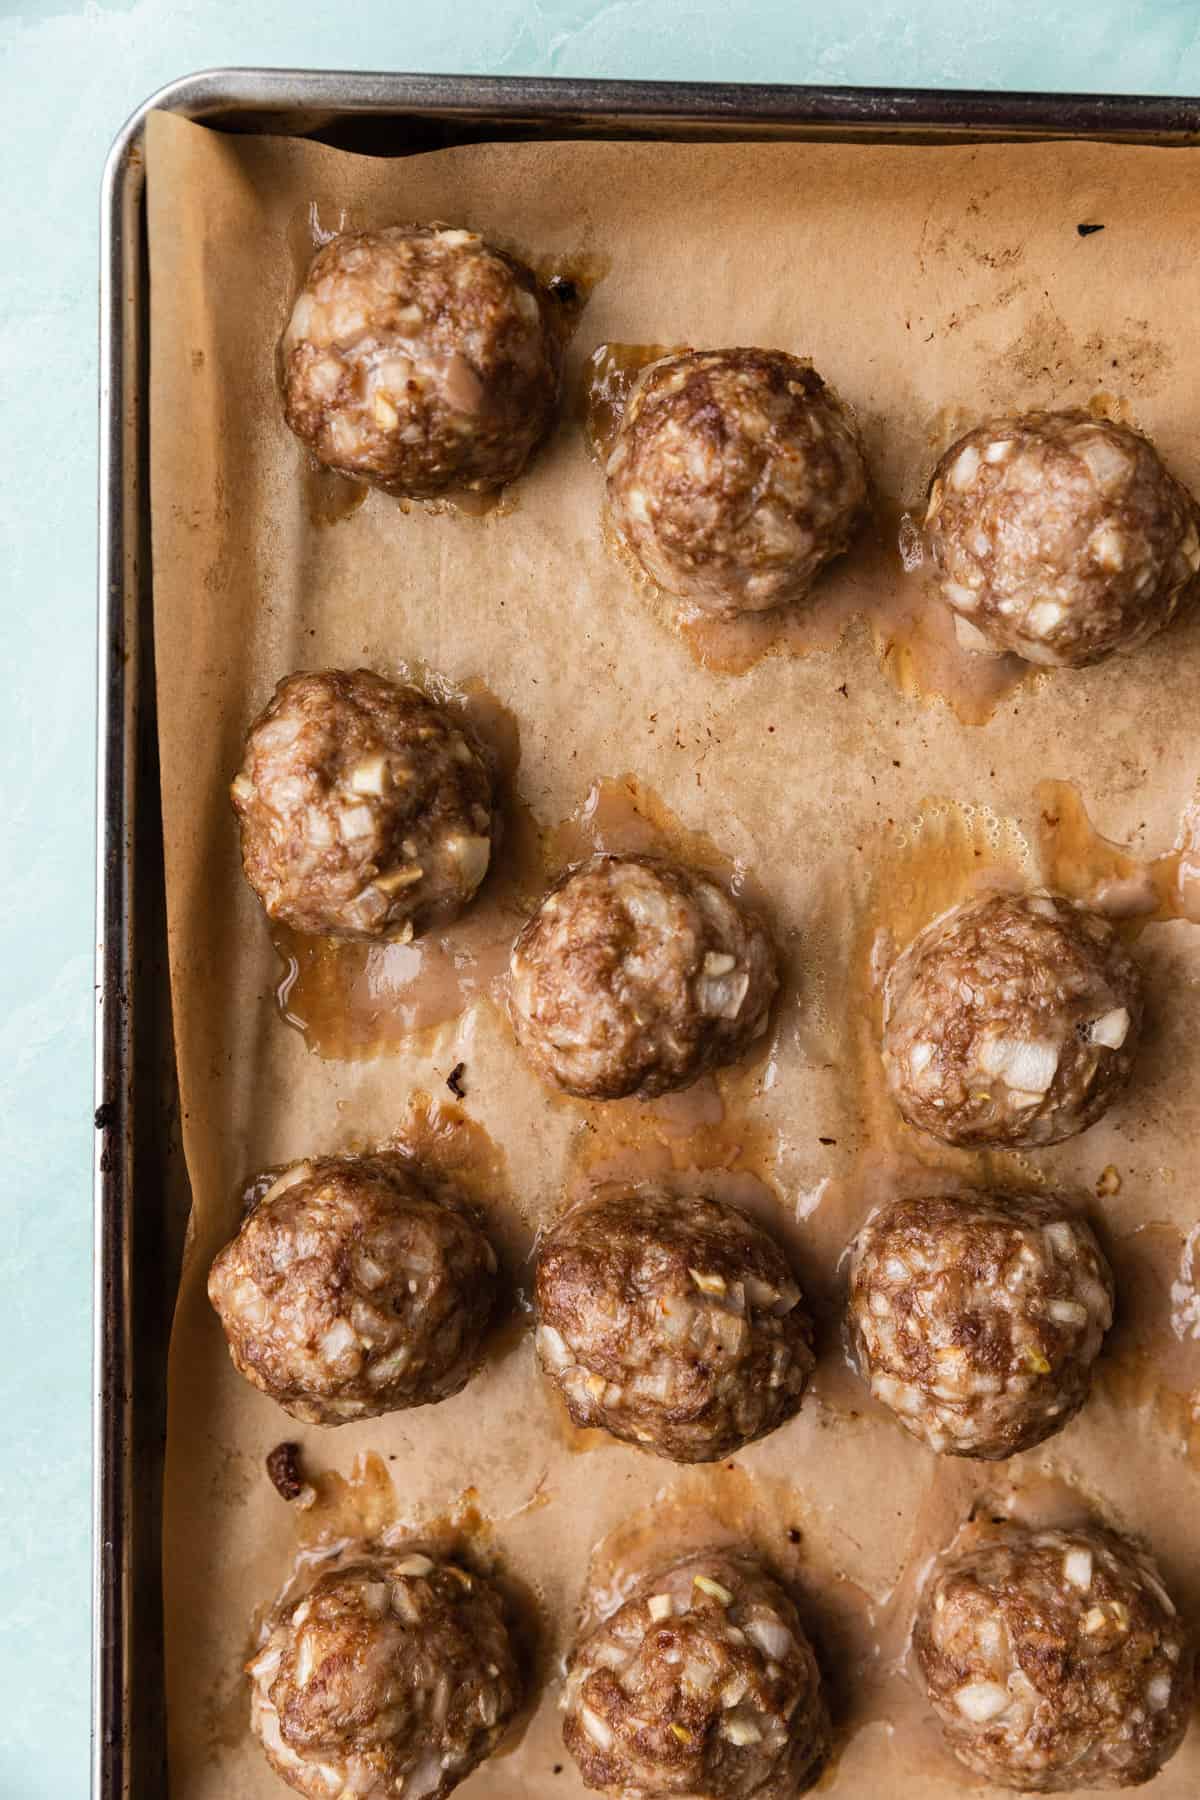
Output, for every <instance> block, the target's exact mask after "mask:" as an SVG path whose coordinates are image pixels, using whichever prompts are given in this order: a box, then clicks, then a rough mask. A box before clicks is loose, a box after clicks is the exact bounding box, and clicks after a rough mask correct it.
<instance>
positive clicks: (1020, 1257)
mask: <svg viewBox="0 0 1200 1800" xmlns="http://www.w3.org/2000/svg"><path fill="white" fill-rule="evenodd" d="M1112 1316H1113V1280H1112V1273H1111V1271H1110V1269H1109V1266H1108V1263H1107V1261H1106V1260H1105V1257H1104V1254H1103V1252H1102V1251H1101V1249H1100V1246H1099V1244H1098V1243H1097V1242H1096V1238H1095V1234H1094V1233H1093V1231H1092V1229H1091V1227H1090V1226H1089V1225H1088V1224H1087V1222H1086V1220H1084V1219H1082V1218H1080V1217H1079V1216H1078V1215H1076V1214H1073V1213H1072V1212H1071V1211H1070V1210H1069V1209H1068V1208H1067V1207H1066V1206H1065V1205H1064V1204H1063V1202H1062V1201H1061V1200H1059V1199H1057V1198H1055V1196H1053V1195H1042V1194H987V1193H978V1194H963V1195H961V1196H938V1197H933V1196H929V1195H922V1196H919V1197H914V1198H910V1199H903V1200H896V1201H893V1202H892V1204H891V1205H890V1206H886V1207H884V1208H883V1209H882V1210H881V1211H879V1212H877V1213H874V1214H873V1215H872V1216H871V1218H869V1219H868V1221H867V1223H866V1224H865V1225H864V1226H863V1228H862V1230H861V1231H860V1233H859V1235H858V1237H857V1239H856V1240H855V1244H854V1248H853V1254H852V1258H851V1264H850V1297H849V1317H850V1325H851V1330H852V1334H853V1340H854V1348H855V1352H856V1354H857V1357H858V1363H859V1367H860V1369H861V1370H862V1373H863V1375H864V1377H865V1378H866V1379H867V1380H868V1381H869V1382H870V1385H871V1392H872V1393H873V1394H874V1395H875V1396H876V1398H877V1399H879V1400H881V1401H883V1403H884V1404H885V1405H886V1406H888V1407H890V1408H891V1410H892V1411H893V1412H894V1413H895V1414H896V1417H897V1418H898V1419H899V1421H900V1423H901V1424H902V1425H903V1426H904V1428H905V1430H906V1431H909V1432H911V1433H912V1435H913V1436H914V1437H917V1438H920V1439H921V1440H922V1441H923V1442H925V1443H927V1444H929V1445H930V1447H931V1448H932V1449H934V1450H940V1451H945V1452H948V1453H949V1454H951V1455H955V1456H976V1457H985V1458H996V1457H1006V1456H1013V1455H1015V1454H1016V1453H1017V1452H1018V1451H1020V1450H1028V1449H1030V1448H1031V1446H1033V1445H1034V1444H1040V1443H1041V1442H1042V1441H1043V1440H1044V1439H1045V1438H1047V1437H1049V1436H1050V1435H1051V1434H1052V1433H1053V1432H1056V1431H1060V1430H1061V1429H1062V1427H1063V1426H1064V1425H1065V1424H1066V1423H1067V1422H1068V1420H1070V1419H1072V1418H1073V1417H1074V1416H1075V1414H1076V1413H1077V1412H1078V1411H1079V1408H1080V1407H1081V1406H1082V1405H1083V1403H1084V1401H1085V1400H1086V1399H1087V1396H1088V1391H1089V1388H1090V1386H1091V1373H1092V1363H1093V1362H1094V1360H1095V1358H1096V1355H1097V1353H1098V1352H1099V1349H1100V1346H1101V1343H1102V1341H1103V1338H1104V1333H1105V1332H1106V1331H1107V1330H1108V1327H1109V1326H1110V1325H1111V1323H1112Z"/></svg>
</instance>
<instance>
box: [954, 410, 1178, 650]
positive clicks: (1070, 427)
mask: <svg viewBox="0 0 1200 1800" xmlns="http://www.w3.org/2000/svg"><path fill="white" fill-rule="evenodd" d="M925 524H926V529H927V532H928V536H929V542H930V547H931V549H932V553H933V559H934V562H935V564H936V567H937V570H938V575H939V578H940V584H941V591H942V594H943V596H944V598H945V600H946V601H947V603H948V604H949V605H950V606H951V607H952V608H953V610H954V612H955V613H956V614H957V616H958V618H959V619H960V620H962V621H963V622H964V625H965V627H966V629H967V632H968V635H970V633H972V632H974V633H978V634H980V635H981V637H982V640H983V641H982V645H981V647H982V648H985V649H986V648H991V649H993V650H997V651H1000V650H1010V651H1015V652H1016V654H1017V655H1018V656H1023V657H1026V658H1027V659H1028V660H1029V661H1030V662H1036V663H1044V664H1058V665H1063V666H1067V667H1081V666H1082V665H1084V664H1086V663H1095V662H1099V661H1101V659H1102V658H1103V657H1106V656H1111V655H1112V654H1113V652H1114V651H1119V650H1132V649H1133V648H1134V647H1135V646H1136V645H1138V644H1141V643H1143V642H1144V641H1145V640H1146V639H1147V638H1148V637H1150V636H1151V635H1152V634H1153V633H1154V632H1156V631H1159V630H1161V629H1162V627H1163V626H1164V625H1166V624H1167V623H1168V622H1169V621H1170V619H1171V618H1172V617H1173V615H1174V613H1175V612H1176V610H1177V608H1178V606H1179V603H1180V600H1181V598H1182V596H1183V594H1184V591H1185V590H1186V588H1187V587H1188V585H1189V584H1190V582H1191V581H1192V578H1193V577H1194V575H1195V573H1196V570H1197V568H1198V567H1200V537H1198V536H1197V513H1196V507H1195V504H1194V502H1193V500H1192V498H1191V495H1190V494H1188V492H1187V491H1186V489H1184V488H1183V487H1181V486H1180V484H1179V483H1178V482H1177V481H1176V480H1175V479H1174V478H1173V477H1172V476H1171V475H1169V474H1168V473H1167V471H1166V469H1165V468H1164V467H1163V465H1162V463H1161V462H1160V461H1159V458H1158V454H1157V452H1156V451H1155V450H1154V448H1153V446H1152V445H1150V444H1149V443H1147V441H1146V439H1145V438H1144V437H1141V436H1139V434H1138V433H1137V432H1136V431H1132V430H1130V428H1129V427H1128V426H1127V425H1117V424H1114V423H1113V422H1112V421H1111V420H1109V419H1099V418H1096V417H1094V415H1093V414H1092V413H1090V412H1085V411H1069V412H1033V413H1025V414H1023V415H1021V416H1019V417H1014V418H1004V419H991V420H989V421H988V422H987V423H986V424H984V425H977V426H976V427H975V429H974V430H973V431H968V432H967V434H966V436H965V437H961V438H959V440H958V442H957V443H956V444H952V445H951V447H950V449H949V450H947V452H946V454H945V455H944V456H943V457H942V459H941V461H940V462H939V463H938V466H937V469H936V470H935V471H934V476H933V480H932V482H931V484H930V490H929V505H928V510H927V512H926V515H925ZM972 641H973V640H972Z"/></svg>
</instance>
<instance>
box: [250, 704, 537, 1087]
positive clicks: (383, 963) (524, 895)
mask: <svg viewBox="0 0 1200 1800" xmlns="http://www.w3.org/2000/svg"><path fill="white" fill-rule="evenodd" d="M422 674H424V679H422V678H421V676H422ZM401 678H402V679H416V680H417V681H418V685H420V686H423V687H425V688H427V689H429V690H430V691H433V692H434V694H435V697H436V698H437V699H439V700H441V701H443V702H444V703H446V704H448V705H451V706H456V707H457V708H458V709H459V710H460V711H461V712H462V713H463V714H464V716H465V717H466V719H467V721H468V723H469V724H470V725H471V726H472V728H473V729H474V731H475V733H476V735H477V736H478V738H479V739H480V741H481V742H482V743H483V744H484V745H485V747H486V748H487V749H488V750H489V751H490V752H491V755H492V758H493V761H494V764H495V767H496V772H497V804H498V806H499V809H500V812H501V816H502V818H503V831H502V835H501V839H500V843H499V844H498V845H497V847H496V849H495V851H494V853H493V857H492V863H491V866H490V868H489V870H488V873H487V875H486V877H485V879H484V882H483V886H482V888H481V889H480V891H479V893H478V894H477V895H476V896H475V899H474V900H473V901H472V903H471V905H470V906H469V907H468V908H467V910H466V911H465V912H464V913H463V914H462V915H461V917H459V918H458V919H456V920H454V921H453V922H452V923H451V924H450V925H447V926H444V927H442V928H440V929H435V930H432V931H430V932H427V933H426V934H425V935H423V936H422V937H419V938H417V939H415V940H414V941H413V942H412V943H409V944H401V943H375V944H372V943H362V942H358V941H353V940H350V939H341V938H327V937H305V936H303V935H301V934H300V933H299V932H295V931H292V930H291V929H290V928H289V927H288V926H286V925H274V926H272V932H271V936H272V941H273V943H274V945H275V949H276V951H277V953H278V955H279V957H280V960H281V961H282V963H283V975H282V978H281V979H280V982H279V984H278V987H277V988H276V1003H277V1006H278V1008H279V1012H280V1016H281V1017H282V1018H283V1020H284V1022H285V1023H286V1024H288V1025H290V1026H292V1027H293V1028H294V1029H295V1030H297V1031H299V1032H300V1033H301V1035H302V1036H303V1037H304V1039H305V1041H306V1042H307V1044H308V1046H309V1048H310V1049H311V1050H314V1051H315V1052H316V1054H317V1055H318V1056H321V1057H324V1058H330V1059H336V1060H339V1061H348V1062H355V1061H359V1060H362V1059H366V1058H369V1057H375V1056H388V1055H396V1054H397V1053H399V1052H400V1051H402V1050H404V1049H405V1048H407V1047H409V1046H410V1045H411V1043H412V1040H413V1038H414V1036H416V1035H417V1034H419V1033H422V1032H429V1031H432V1030H433V1029H434V1028H436V1027H438V1026H441V1025H444V1024H446V1023H447V1021H449V1020H452V1019H455V1018H458V1017H459V1016H460V1015H461V1014H462V1013H464V1012H465V1011H466V1010H467V1008H468V1007H469V1006H470V1005H472V1003H473V1002H474V1001H475V1000H477V999H479V998H481V997H486V996H488V995H491V994H493V993H494V991H495V990H496V987H497V984H498V982H499V980H500V978H501V976H502V974H503V972H504V970H505V969H506V967H507V965H508V953H509V949H510V946H511V943H512V939H513V937H514V935H515V934H516V931H517V929H518V927H519V925H520V923H521V921H522V919H523V918H524V916H525V913H526V912H527V911H528V908H529V903H530V898H531V895H532V893H533V892H535V891H536V890H537V888H538V887H539V886H540V863H541V857H540V847H539V841H538V834H537V831H536V828H535V826H534V824H533V821H532V817H531V815H530V813H529V810H528V808H527V807H526V806H525V804H524V802H523V801H522V800H521V798H520V796H519V794H518V793H517V790H516V773H517V767H518V765H519V762H520V736H519V730H518V726H517V721H516V717H515V715H514V714H513V713H512V712H511V711H510V710H509V709H508V707H506V706H505V705H504V704H503V702H502V701H500V700H498V699H497V698H496V696H495V695H494V694H492V693H490V692H489V691H488V689H487V688H485V687H484V685H483V684H482V682H478V681H470V682H467V683H466V684H464V686H463V688H462V689H461V690H459V691H451V690H449V689H447V688H445V686H444V684H443V685H441V686H440V691H439V684H437V683H436V682H435V681H434V680H433V679H432V678H431V677H429V676H428V674H427V672H415V673H414V672H413V671H407V670H406V671H404V672H402V676H401ZM447 1073H449V1071H447Z"/></svg>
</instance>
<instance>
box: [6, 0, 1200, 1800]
mask: <svg viewBox="0 0 1200 1800" xmlns="http://www.w3.org/2000/svg"><path fill="white" fill-rule="evenodd" d="M230 63H244V64H255V63H257V64H276V65H288V66H293V67H294V66H309V67H321V66H326V67H332V68H392V69H406V70H431V71H472V72H482V73H488V74H526V75H531V74H539V75H580V76H630V77H634V76H647V77H650V76H652V77H664V78H676V79H694V80H732V81H756V80H758V81H800V82H803V81H820V82H852V83H860V84H865V85H873V84H874V85H895V86H903V85H913V86H935V87H936V86H940V87H987V88H1059V89H1063V88H1078V89H1090V90H1098V91H1110V92H1112V91H1120V92H1133V93H1139V92H1140V93H1156V92H1157V93H1164V94H1189V93H1190V94H1197V93H1200V7H1198V6H1197V5H1196V4H1195V3H1194V0H1140V3H1137V4H1131V3H1129V0H1074V3H1073V4H1070V5H1061V4H1047V3H1046V0H971V3H970V4H965V3H964V0H925V3H924V4H922V0H905V3H904V4H897V3H896V0H886V3H879V0H874V3H873V0H823V3H822V4H814V3H813V0H453V3H450V4H447V3H446V0H441V3H438V0H419V3H418V0H210V3H208V4H199V3H196V0H83V3H79V0H76V3H70V0H39V3H33V0H31V3H30V4H26V5H20V4H14V0H0V118H3V120H4V126H5V136H4V169H3V187H4V204H5V213H6V217H7V221H8V223H7V227H6V229H5V233H4V237H3V239H2V240H0V283H2V294H3V298H2V303H0V393H2V395H3V421H4V428H3V432H2V433H0V494H2V495H3V506H2V507H0V545H2V551H3V553H2V559H0V567H2V568H3V571H4V581H5V604H4V610H3V616H2V621H0V630H2V632H3V640H2V642H3V649H2V656H3V670H4V694H3V705H2V706H0V769H2V771H3V782H4V800H3V812H4V818H5V829H4V831H3V834H2V835H0V896H3V903H2V906H0V932H2V934H3V936H2V940H0V1196H2V1201H0V1205H2V1208H3V1211H2V1235H0V1429H2V1431H3V1434H4V1437H3V1443H2V1444H0V1696H2V1699H0V1800H18V1797H20V1800H76V1797H80V1800H81V1797H82V1796H83V1795H84V1794H85V1793H86V1789H87V1750H88V1604H89V1554H90V1552H89V1516H88V1514H89V1465H90V1439H89V1431H90V1425H89V1402H90V1392H91V1379H90V1367H89V1357H90V1338H89V1284H90V1275H91V1268H90V1263H91V1257H90V1224H91V1221H90V1212H91V1198H90V1191H89V1182H90V1154H91V1060H92V1042H91V1016H92V844H93V816H92V813H93V801H92V779H93V736H94V726H93V714H94V705H93V686H94V676H93V631H94V616H95V591H94V573H93V571H94V555H95V549H94V540H95V497H94V490H95V437H96V430H95V411H96V398H95V396H96V358H95V338H96V240H97V190H98V184H99V179H100V171H101V167H102V164H103V161H104V156H105V152H106V150H107V147H108V145H109V143H110V141H111V139H112V137H113V135H114V133H115V132H116V130H117V129H118V127H119V126H120V124H121V123H122V121H123V120H124V118H125V117H126V115H127V114H128V113H129V112H131V111H132V110H133V108H134V107H135V106H136V105H137V104H139V103H140V102H141V101H142V100H143V99H144V98H145V97H146V95H148V94H149V93H150V92H151V91H152V90H153V89H155V88H157V87H159V86H161V85H162V84H163V83H164V82H166V81H169V80H171V79H172V78H174V77H175V76H178V75H182V74H185V73H187V72H189V71H191V70H194V69H199V68H203V67H206V66H210V65H214V64H230ZM145 1198H146V1199H148V1200H149V1202H150V1204H153V1197H152V1196H146V1197H145Z"/></svg>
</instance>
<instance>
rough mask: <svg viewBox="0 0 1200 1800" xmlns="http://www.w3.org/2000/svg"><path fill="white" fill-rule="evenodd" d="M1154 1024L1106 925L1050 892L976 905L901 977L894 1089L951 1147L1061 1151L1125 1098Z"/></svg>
mask: <svg viewBox="0 0 1200 1800" xmlns="http://www.w3.org/2000/svg"><path fill="white" fill-rule="evenodd" d="M1142 1012H1143V1005H1142V981H1141V976H1140V974H1139V972H1138V968H1137V965H1136V963H1135V962H1134V961H1133V959H1132V957H1131V956H1130V955H1129V954H1128V952H1127V951H1126V950H1125V948H1124V946H1123V944H1122V943H1121V941H1120V939H1119V938H1118V936H1117V935H1116V933H1115V931H1114V930H1113V927H1112V926H1111V925H1110V924H1109V922H1108V920H1107V919H1104V918H1101V917H1100V916H1099V915H1098V914H1095V913H1090V912H1087V911H1086V910H1085V909H1083V908H1082V907H1079V906H1075V905H1073V904H1072V903H1071V902H1070V901H1068V900H1064V899H1061V898H1058V897H1057V896H1055V895H1053V894H1046V893H1033V894H994V895H991V896H989V897H988V898H987V899H983V900H971V901H966V902H965V903H964V904H963V905H961V906H956V907H954V908H953V909H952V910H951V911H950V912H948V913H944V914H942V916H941V917H940V918H937V919H935V920H934V921H933V922H932V924H930V925H927V926H926V927H925V929H924V930H923V931H922V932H920V933H919V934H918V935H917V937H915V938H914V939H913V941H912V943H911V944H909V946H908V948H907V949H906V950H905V951H904V952H903V953H902V954H901V955H900V956H899V957H898V958H897V959H896V962H895V963H894V964H893V966H892V968H891V970H890V972H889V974H888V977H887V983H886V988H885V994H884V1031H883V1062H884V1069H885V1071H886V1074H887V1081H888V1086H889V1087H890V1089H891V1091H892V1095H893V1098H894V1099H895V1101H896V1104H897V1106H898V1107H899V1108H900V1111H901V1112H902V1113H903V1115H904V1117H905V1118H906V1119H907V1120H908V1122H909V1124H910V1125H915V1126H916V1127H917V1128H918V1129H919V1130H921V1131H928V1132H929V1133H930V1134H931V1135H932V1136H933V1137H936V1138H940V1139H941V1140H942V1141H943V1143H947V1144H964V1145H972V1144H996V1145H1005V1146H1007V1147H1008V1148H1010V1149H1021V1148H1032V1147H1035V1146H1037V1145H1039V1144H1057V1143H1059V1142H1061V1141H1062V1140H1063V1139H1064V1138H1069V1137H1073V1136H1074V1135H1075V1133H1076V1132H1079V1131H1084V1130H1086V1128H1087V1127H1088V1126H1089V1125H1094V1124H1095V1122H1096V1120H1097V1119H1098V1118H1099V1117H1100V1115H1101V1114H1102V1113H1103V1112H1104V1111H1105V1110H1106V1109H1107V1107H1108V1106H1109V1104H1110V1103H1111V1102H1112V1101H1113V1100H1114V1099H1115V1098H1116V1096H1117V1095H1118V1094H1119V1093H1120V1092H1121V1090H1122V1089H1123V1088H1124V1087H1125V1084H1126V1082H1127V1081H1128V1080H1129V1075H1130V1071H1131V1070H1132V1068H1133V1061H1134V1054H1135V1052H1136V1049H1137V1044H1138V1037H1139V1033H1140V1031H1141V1024H1142Z"/></svg>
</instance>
